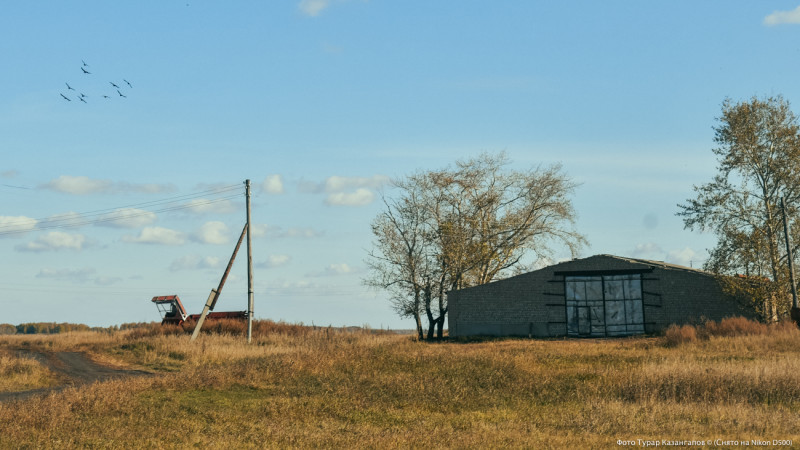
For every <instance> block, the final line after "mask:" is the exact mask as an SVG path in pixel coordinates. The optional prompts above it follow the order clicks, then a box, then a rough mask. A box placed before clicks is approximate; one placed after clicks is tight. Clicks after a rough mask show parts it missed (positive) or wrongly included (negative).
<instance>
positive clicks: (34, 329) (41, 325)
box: [0, 322, 148, 335]
mask: <svg viewBox="0 0 800 450" xmlns="http://www.w3.org/2000/svg"><path fill="white" fill-rule="evenodd" d="M146 325H148V324H147V323H145V322H140V323H123V324H122V325H112V326H110V327H90V326H89V325H84V324H82V323H55V322H31V323H21V324H19V325H11V324H10V323H2V324H0V335H2V334H58V333H66V332H69V331H106V332H110V331H118V330H129V329H132V328H139V327H142V326H146Z"/></svg>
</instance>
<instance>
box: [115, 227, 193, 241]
mask: <svg viewBox="0 0 800 450" xmlns="http://www.w3.org/2000/svg"><path fill="white" fill-rule="evenodd" d="M122 241H123V242H130V243H135V244H158V245H182V244H183V243H184V242H185V241H186V237H185V235H184V234H183V233H181V232H180V231H176V230H170V229H169V228H162V227H145V228H144V229H142V231H141V232H140V233H139V235H138V236H131V235H125V236H122Z"/></svg>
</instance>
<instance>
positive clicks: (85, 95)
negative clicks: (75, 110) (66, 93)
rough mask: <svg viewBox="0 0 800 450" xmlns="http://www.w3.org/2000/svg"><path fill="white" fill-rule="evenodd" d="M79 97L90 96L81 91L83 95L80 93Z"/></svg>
mask: <svg viewBox="0 0 800 450" xmlns="http://www.w3.org/2000/svg"><path fill="white" fill-rule="evenodd" d="M79 97H80V98H84V97H88V95H86V94H84V93H83V92H81V95H79Z"/></svg>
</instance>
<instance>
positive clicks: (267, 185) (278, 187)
mask: <svg viewBox="0 0 800 450" xmlns="http://www.w3.org/2000/svg"><path fill="white" fill-rule="evenodd" d="M261 189H262V190H263V191H264V192H266V193H267V194H283V192H284V191H283V177H281V176H280V175H277V174H276V175H269V176H267V178H265V179H264V182H263V183H262V184H261Z"/></svg>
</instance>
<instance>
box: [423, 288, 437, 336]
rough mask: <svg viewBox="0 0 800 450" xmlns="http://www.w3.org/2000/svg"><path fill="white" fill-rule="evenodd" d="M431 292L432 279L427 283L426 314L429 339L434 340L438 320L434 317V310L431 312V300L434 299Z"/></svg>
mask: <svg viewBox="0 0 800 450" xmlns="http://www.w3.org/2000/svg"><path fill="white" fill-rule="evenodd" d="M432 294H433V293H432V292H431V283H430V281H429V282H427V283H426V284H425V297H424V301H425V314H426V315H427V316H428V340H429V341H432V340H433V329H434V327H435V326H436V320H434V318H433V312H431V300H433V299H432V298H431V297H432Z"/></svg>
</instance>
